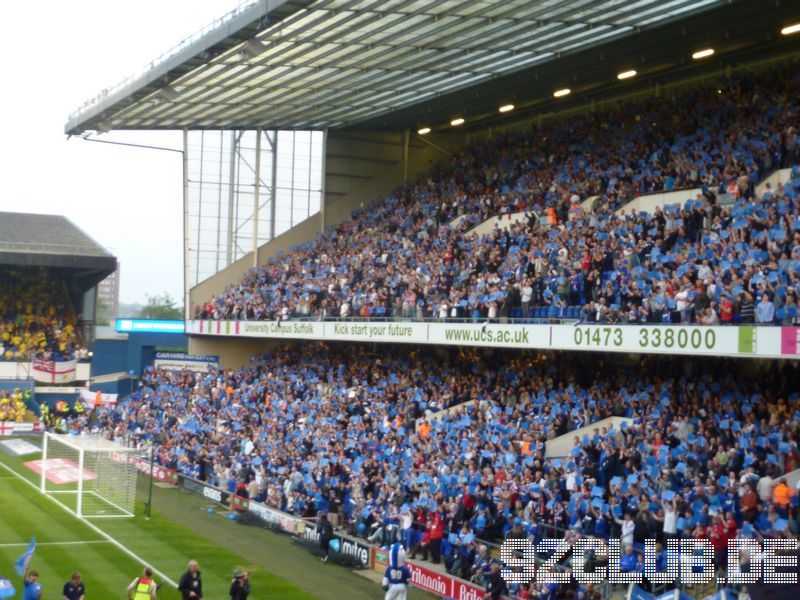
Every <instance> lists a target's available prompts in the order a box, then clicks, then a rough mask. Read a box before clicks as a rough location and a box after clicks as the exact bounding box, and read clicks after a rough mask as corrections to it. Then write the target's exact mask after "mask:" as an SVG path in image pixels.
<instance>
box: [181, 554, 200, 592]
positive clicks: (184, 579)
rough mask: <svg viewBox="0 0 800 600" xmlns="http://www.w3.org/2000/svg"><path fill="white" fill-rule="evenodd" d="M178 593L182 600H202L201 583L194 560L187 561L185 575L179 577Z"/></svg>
mask: <svg viewBox="0 0 800 600" xmlns="http://www.w3.org/2000/svg"><path fill="white" fill-rule="evenodd" d="M178 591H179V592H180V593H181V598H182V599H183V600H203V581H202V579H200V571H199V568H198V564H197V561H196V560H190V561H189V567H188V569H187V570H186V573H184V574H183V575H181V580H180V582H178Z"/></svg>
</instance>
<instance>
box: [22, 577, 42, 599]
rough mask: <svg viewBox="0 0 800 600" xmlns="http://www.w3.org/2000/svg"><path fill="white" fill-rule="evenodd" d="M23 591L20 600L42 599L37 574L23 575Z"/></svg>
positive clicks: (40, 585)
mask: <svg viewBox="0 0 800 600" xmlns="http://www.w3.org/2000/svg"><path fill="white" fill-rule="evenodd" d="M24 585H25V591H24V592H23V594H22V600H39V599H40V598H41V597H42V584H41V583H39V572H38V571H30V572H28V573H26V574H25V584H24Z"/></svg>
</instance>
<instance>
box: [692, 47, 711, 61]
mask: <svg viewBox="0 0 800 600" xmlns="http://www.w3.org/2000/svg"><path fill="white" fill-rule="evenodd" d="M713 55H714V49H713V48H703V49H702V50H698V51H697V52H695V53H694V54H692V58H693V59H695V60H700V59H701V58H708V57H709V56H713Z"/></svg>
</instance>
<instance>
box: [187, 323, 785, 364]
mask: <svg viewBox="0 0 800 600" xmlns="http://www.w3.org/2000/svg"><path fill="white" fill-rule="evenodd" d="M187 333H189V334H194V335H221V336H234V337H255V338H286V339H307V340H330V341H366V342H393V343H410V344H438V345H442V344H443V345H450V346H490V347H497V348H534V349H541V350H548V349H549V350H589V351H603V352H626V353H642V354H681V355H706V356H738V357H751V358H759V357H763V358H781V357H784V358H788V357H794V358H800V327H753V326H751V325H742V326H730V327H721V326H720V327H705V326H699V325H619V326H618V325H588V324H581V323H574V324H566V325H561V324H559V325H539V324H525V325H522V324H503V323H488V322H485V323H483V322H482V323H447V322H435V323H417V322H403V321H398V322H367V321H347V322H344V321H204V320H203V321H189V322H188V327H187Z"/></svg>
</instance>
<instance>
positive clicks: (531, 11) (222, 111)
mask: <svg viewBox="0 0 800 600" xmlns="http://www.w3.org/2000/svg"><path fill="white" fill-rule="evenodd" d="M763 4H764V3H757V2H749V1H739V2H735V1H732V0H569V1H567V0H539V1H532V0H441V1H437V2H432V1H430V0H259V1H257V2H251V3H250V4H248V5H246V6H243V7H241V8H239V9H237V10H235V11H232V12H231V13H229V14H228V15H226V16H225V17H224V18H223V19H220V20H219V21H217V22H216V23H214V24H212V26H210V27H208V28H206V29H205V30H203V31H201V32H199V33H198V34H197V35H195V36H194V37H192V38H189V39H188V40H185V41H184V42H183V43H181V44H180V45H179V46H178V47H177V48H176V49H175V50H174V51H172V52H170V53H167V54H166V55H164V56H163V57H161V58H159V59H157V60H155V61H153V62H152V63H150V65H149V66H148V68H147V70H146V72H144V73H143V74H141V75H139V76H136V77H132V78H129V79H127V80H125V81H123V82H122V83H120V84H119V85H117V86H115V87H113V88H109V89H106V90H104V91H103V92H102V93H101V94H99V95H98V96H96V97H95V98H93V99H92V100H90V101H88V102H87V103H85V104H84V105H83V106H82V107H80V108H79V109H78V110H77V111H76V112H75V113H73V114H72V115H71V116H70V117H69V120H68V123H67V125H66V127H65V129H66V132H67V133H69V134H79V133H82V132H84V131H87V130H96V131H108V130H110V129H183V128H188V129H253V128H259V127H260V128H278V129H293V128H296V129H325V128H329V129H343V128H354V127H358V126H359V124H364V123H367V122H370V123H372V124H376V123H381V122H382V123H385V126H389V127H394V126H396V125H401V122H400V121H394V120H388V121H387V120H386V119H382V120H379V119H380V117H382V116H385V115H395V114H402V113H403V111H404V110H405V109H410V108H413V107H419V106H421V105H424V104H425V103H428V102H431V101H433V100H435V99H437V98H445V97H450V96H451V95H452V94H454V93H456V94H457V93H459V92H460V91H463V90H466V89H470V90H473V89H482V90H484V91H485V92H487V93H490V92H491V91H494V92H495V93H496V91H497V90H496V88H497V85H496V82H497V79H498V78H501V77H508V76H512V74H515V73H520V72H521V71H531V69H536V68H539V67H540V66H542V65H545V64H548V63H558V61H559V60H563V57H564V56H567V55H570V54H574V53H578V52H585V51H587V49H590V48H592V47H597V46H600V45H603V44H608V42H610V41H614V42H615V43H617V42H618V41H619V40H621V39H624V38H630V37H640V38H642V39H644V38H646V35H645V34H647V32H651V31H654V30H658V31H661V32H664V33H665V34H668V35H667V37H666V38H665V39H666V40H667V41H666V44H661V45H660V46H659V48H658V52H659V53H662V54H669V53H670V52H678V51H679V52H680V53H681V55H682V56H685V55H686V51H687V48H685V47H684V45H685V43H692V42H693V41H694V38H692V37H691V36H688V39H687V32H686V31H685V30H684V31H680V30H679V29H678V28H675V27H672V26H670V27H666V25H667V24H668V23H673V22H674V21H675V20H677V19H680V20H681V22H682V24H684V23H691V21H692V19H691V17H692V16H693V15H696V14H697V13H698V12H700V11H708V10H727V7H729V6H731V5H737V7H738V10H739V11H740V12H741V11H742V10H749V11H750V12H751V13H752V16H753V17H754V18H755V17H757V16H759V15H763V14H768V13H774V12H775V10H776V9H775V5H773V3H770V5H771V7H770V8H769V10H767V9H766V7H764V6H763ZM755 5H761V8H760V9H759V8H758V7H756V6H755ZM742 7H745V8H742ZM748 7H749V8H748ZM726 16H729V17H733V16H737V17H739V21H740V20H741V14H737V15H733V13H731V15H717V16H715V17H714V18H711V17H709V18H708V19H703V20H702V21H704V22H703V23H701V24H699V25H698V24H695V29H696V30H697V31H696V33H697V35H698V36H699V35H701V34H702V36H705V37H706V38H707V37H708V36H709V32H712V31H722V29H721V28H724V27H740V28H745V31H750V32H752V31H753V30H754V29H758V27H757V22H756V21H754V20H745V21H744V22H738V21H737V20H734V19H732V18H725V17H726ZM720 17H722V18H720ZM695 21H698V20H695ZM637 34H638V35H637ZM628 49H629V50H635V48H628ZM632 58H638V56H634V57H632ZM590 67H591V65H588V64H587V65H585V66H584V71H583V72H582V73H581V74H588V73H591V70H589V71H587V70H586V69H590ZM578 74H579V73H578V72H574V73H573V72H570V73H569V75H570V76H572V78H573V79H574V78H576V77H577V75H578ZM562 75H563V72H562ZM489 95H491V94H489ZM413 114H430V110H428V112H427V113H424V112H420V111H416V112H415V111H411V112H409V113H408V114H407V115H406V117H408V116H411V115H413ZM417 118H419V117H417ZM430 118H433V116H431V117H430ZM437 118H443V117H442V116H441V115H439V116H438V117H437ZM414 125H415V123H409V122H407V121H406V122H405V124H404V127H409V126H412V127H413V126H414Z"/></svg>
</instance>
